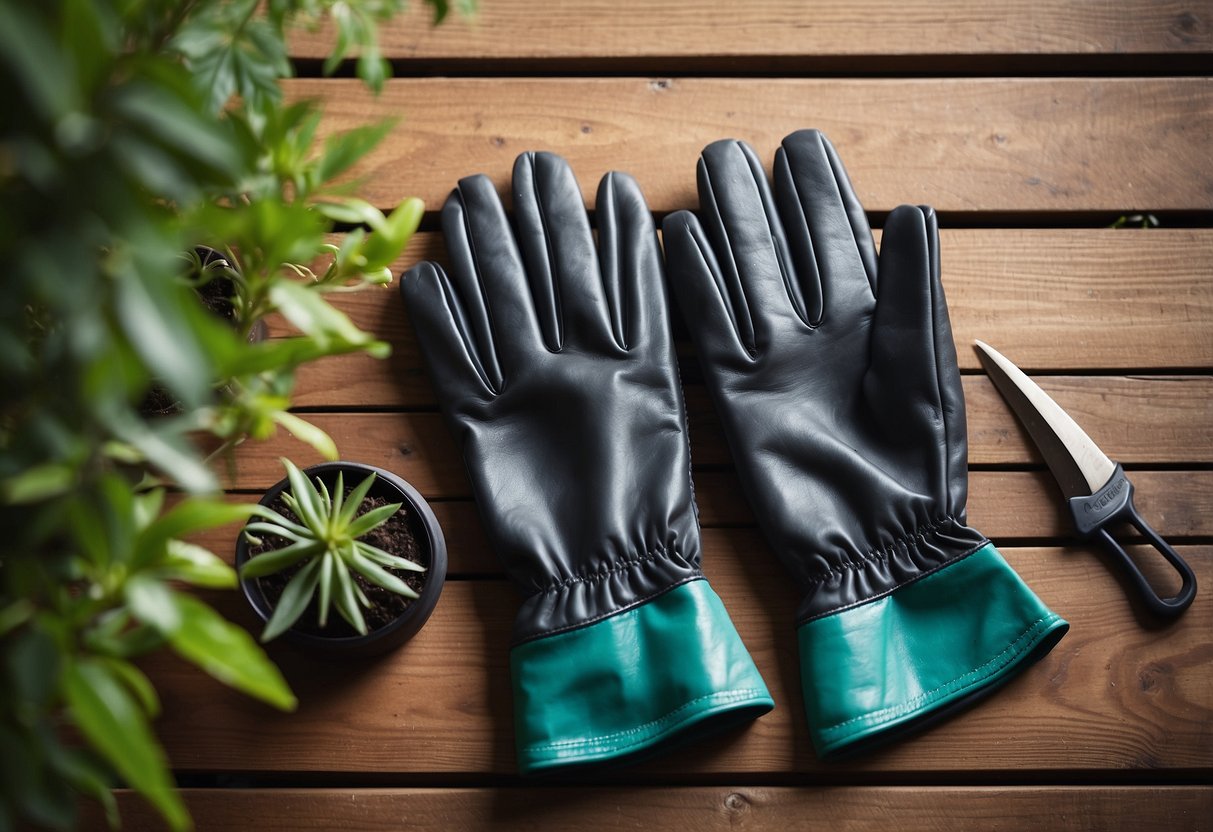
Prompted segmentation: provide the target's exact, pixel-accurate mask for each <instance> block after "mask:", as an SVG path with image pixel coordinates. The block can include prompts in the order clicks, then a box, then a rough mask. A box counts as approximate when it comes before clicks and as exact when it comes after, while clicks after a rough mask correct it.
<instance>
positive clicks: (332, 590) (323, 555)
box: [240, 459, 425, 641]
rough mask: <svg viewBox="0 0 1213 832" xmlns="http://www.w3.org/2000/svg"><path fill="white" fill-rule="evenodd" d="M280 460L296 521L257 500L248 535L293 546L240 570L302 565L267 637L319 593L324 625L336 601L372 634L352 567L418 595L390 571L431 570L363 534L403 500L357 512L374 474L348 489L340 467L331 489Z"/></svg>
mask: <svg viewBox="0 0 1213 832" xmlns="http://www.w3.org/2000/svg"><path fill="white" fill-rule="evenodd" d="M282 464H283V465H284V466H285V467H286V471H287V479H288V481H289V483H290V488H289V489H288V490H286V491H283V492H282V495H281V500H282V502H283V503H285V504H286V507H287V508H288V509H290V511H291V512H292V513H293V514H294V515H295V517H297V518H298V522H296V521H295V520H291V519H288V518H287V517H284V516H283V515H282V514H280V513H279V512H277V511H274V510H273V509H271V508H268V507H266V506H258V507H257V509H256V515H257V517H259V518H260V519H259V520H256V521H254V522H251V523H249V524H248V525H247V526H245V527H244V535H245V537H246V538H247V539H248V541H249V542H250V543H251V544H253V545H257V546H259V545H264V541H263V540H262V538H261V537H260V535H272V536H274V537H278V538H281V539H283V540H285V541H287V545H286V546H284V547H282V548H280V549H272V550H270V551H266V552H262V553H261V554H259V555H257V556H255V557H252V558H250V559H249V560H248V561H247V562H246V563H245V564H244V566H243V567H242V568H241V570H240V574H241V576H242V577H244V578H261V577H264V576H266V575H272V574H274V573H276V572H281V571H282V570H284V569H288V568H290V567H298V571H297V572H296V573H295V574H294V576H293V577H291V579H290V581H289V582H288V583H287V585H286V587H285V588H284V589H283V591H282V596H281V597H280V598H279V599H278V603H277V605H276V606H275V607H274V613H273V615H271V616H270V619H269V621H268V622H267V623H266V627H265V632H264V633H262V634H261V640H262V641H269V640H270V639H273V638H275V637H277V636H279V635H281V634H282V633H283V632H284V631H286V630H288V629H289V628H290V627H291V626H292V625H293V624H294V623H295V622H296V621H298V620H299V617H300V616H301V615H303V612H304V610H306V609H307V607H308V604H310V603H311V601H312V598H313V597H315V596H316V593H317V592H319V599H318V604H317V606H318V607H319V618H320V622H319V623H320V626H321V627H324V626H325V625H326V624H327V623H328V616H329V612H330V610H331V609H333V608H336V610H337V612H338V614H340V615H341V617H342V618H344V619H345V620H346V621H347V622H349V624H350V626H351V627H353V628H354V629H355V630H357V631H358V632H359V633H360V634H362V635H366V632H367V626H366V621H365V619H364V618H363V615H362V610H363V609H369V608H370V607H371V601H370V600H369V599H368V598H367V597H366V594H365V593H364V592H363V591H362V589H361V587H359V586H358V582H357V581H356V580H355V578H354V574H355V573H356V574H358V575H361V576H362V577H364V578H366V580H368V581H370V582H371V583H373V584H376V585H378V586H381V587H383V588H384V589H386V590H388V591H390V592H394V593H396V594H398V595H403V596H404V597H406V598H416V597H417V593H416V592H414V591H413V590H412V589H411V588H410V587H409V586H408V584H406V583H405V582H404V581H402V580H401V579H400V578H399V577H397V576H396V575H393V574H392V573H391V572H389V571H387V570H388V569H401V570H407V571H410V572H424V571H425V567H424V566H421V565H420V564H417V563H414V562H413V561H411V560H408V559H407V558H402V557H399V556H397V555H393V554H391V553H390V552H385V551H384V550H383V549H380V548H378V547H377V546H372V545H371V544H370V543H367V542H366V541H365V540H360V539H359V538H362V537H363V536H364V535H366V534H367V533H368V532H370V531H372V530H374V529H376V528H378V527H380V526H382V525H383V524H384V523H386V522H387V521H388V520H389V519H391V517H392V516H393V515H394V514H396V512H397V511H399V510H400V507H401V505H403V504H402V503H391V504H389V505H385V506H379V507H377V508H371V509H369V510H367V511H366V512H364V513H363V514H361V515H359V514H358V510H359V508H360V507H361V506H362V503H363V500H365V499H366V496H367V494H368V493H369V492H370V490H371V486H372V485H374V483H375V475H374V474H373V473H372V474H371V475H369V476H368V477H367V478H366V479H364V480H363V481H362V482H360V483H358V485H356V486H354V487H353V488H352V489H350V492H349V494H348V495H347V494H346V493H345V478H344V475H343V474H342V473H340V472H338V474H337V482H336V484H335V487H334V489H333V491H332V493H330V492H329V490H328V487H327V486H326V485H325V484H324V481H323V480H321V479H320V478H319V477H317V478H310V477H308V476H307V475H305V474H304V473H303V472H302V471H300V470H299V468H298V467H296V466H295V465H294V464H293V463H292V462H291V461H290V460H286V459H284V460H282Z"/></svg>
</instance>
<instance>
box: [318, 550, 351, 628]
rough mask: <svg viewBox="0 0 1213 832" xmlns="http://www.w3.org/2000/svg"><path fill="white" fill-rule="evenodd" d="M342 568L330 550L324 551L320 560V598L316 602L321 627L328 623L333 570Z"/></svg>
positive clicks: (331, 597)
mask: <svg viewBox="0 0 1213 832" xmlns="http://www.w3.org/2000/svg"><path fill="white" fill-rule="evenodd" d="M344 568H345V567H344V566H343V565H342V564H341V563H340V562H339V561H338V559H337V558H336V557H335V556H334V555H333V554H332V553H331V552H325V553H324V557H323V558H322V559H321V562H320V581H319V586H320V600H319V604H318V607H319V609H320V626H321V627H324V626H326V625H327V624H328V618H329V606H330V604H331V603H332V600H333V572H334V571H336V570H337V569H344Z"/></svg>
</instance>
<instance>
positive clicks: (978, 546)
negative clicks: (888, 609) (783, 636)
mask: <svg viewBox="0 0 1213 832" xmlns="http://www.w3.org/2000/svg"><path fill="white" fill-rule="evenodd" d="M959 525H961V526H963V525H964V524H963V523H962V524H959ZM909 539H911V538H906V540H909ZM989 545H991V544H990V541H989V540H988V539H987V538H986V537H985V536H983V537H982V539H981V540H980V541H979V542H977V543H974V544H973V547H972V548H971V549H969V550H967V551H964V552H961V553H960V554H958V555H953V556H952V557H950V558H948V559H947V560H945V561H943V562H942V563H937V564H936V565H934V566H932V567H931V568H930V569H927V570H926V571H924V572H921V573H919V574H918V575H915V576H914V577H913V578H911V579H910V580H908V581H904V582H902V583H899V584H897V585H896V586H892V587H889V588H888V589H886V590H884V591H883V592H878V593H876V594H875V595H868V596H865V597H863V598H860V599H859V600H858V601H855V602H854V603H851V604H845V605H844V606H841V607H834V608H833V609H829V610H826V611H824V612H819V613H817V614H815V615H809V616H806V617H804V618H799V619H797V621H796V626H797V627H799V626H800V625H802V624H807V623H808V622H810V621H816V620H817V619H819V618H825V617H827V616H830V615H836V614H838V613H840V612H846V611H847V610H853V609H855V608H856V607H862V606H863V605H864V604H870V603H872V602H873V601H879V600H880V599H881V598H886V597H888V596H890V595H892V594H893V593H894V592H896V591H897V590H899V589H901V588H903V587H907V586H909V585H910V584H915V583H918V582H919V581H921V580H923V579H924V578H930V577H933V576H935V575H936V574H938V573H939V572H940V571H942V570H944V569H947V568H948V567H949V566H951V565H952V564H954V563H958V562H960V561H962V560H964V559H965V558H967V557H969V556H970V555H975V554H977V553H978V552H980V551H981V550H982V549H984V548H985V547H986V546H989ZM885 559H886V560H887V557H886V558H885ZM876 563H880V561H879V560H871V561H867V564H876ZM852 568H853V569H855V570H859V569H862V568H864V567H862V566H859V565H856V566H854V567H852ZM835 574H838V575H841V574H842V572H841V571H839V572H836V573H835ZM818 583H820V582H818Z"/></svg>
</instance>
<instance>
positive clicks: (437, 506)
mask: <svg viewBox="0 0 1213 832" xmlns="http://www.w3.org/2000/svg"><path fill="white" fill-rule="evenodd" d="M1132 479H1133V484H1134V486H1135V487H1136V489H1137V494H1136V497H1135V500H1136V502H1137V507H1138V509H1139V510H1140V511H1141V513H1142V515H1143V516H1145V517H1146V518H1147V519H1148V520H1149V521H1150V523H1151V525H1153V526H1154V528H1156V529H1157V530H1158V532H1159V534H1161V535H1163V536H1164V537H1169V538H1181V537H1182V538H1192V537H1213V471H1134V472H1133V473H1132ZM258 496H259V495H257V494H240V495H233V496H232V497H230V498H229V499H233V500H242V501H252V500H255V499H257V498H258ZM695 499H696V501H697V502H698V503H699V521H700V523H701V524H702V526H703V527H704V528H705V529H710V528H715V527H718V526H750V525H753V523H754V516H753V514H752V513H751V511H750V508H749V505H748V504H747V503H746V500H745V498H744V497H743V496H742V494H741V490H740V485H739V483H738V482H737V477H736V476H735V475H734V474H733V472H731V471H702V470H701V471H697V472H695ZM431 507H432V508H433V509H434V514H435V515H436V516H437V518H438V522H439V524H440V525H441V526H442V532H443V535H444V536H445V537H446V542H447V550H448V554H449V556H450V560H449V565H448V568H449V570H450V574H451V575H460V576H466V575H499V574H501V567H500V565H499V564H498V562H497V559H496V557H495V555H494V554H493V552H492V551H491V550H490V548H489V545H488V542H487V540H486V538H485V536H484V530H483V529H482V528H481V525H480V518H479V516H478V515H477V513H476V506H475V505H474V504H473V503H472V502H471V501H470V500H467V499H458V500H444V501H441V502H434V503H431ZM969 522H970V523H971V524H972V525H973V527H974V528H977V529H980V530H981V531H982V532H983V533H984V534H986V535H987V536H989V537H990V538H991V539H992V540H994V541H995V542H998V543H1002V542H1004V541H1005V540H1007V539H1015V538H1032V539H1034V540H1045V539H1055V538H1060V539H1061V541H1059V542H1065V541H1068V540H1071V539H1072V529H1071V526H1070V518H1069V515H1068V514H1067V513H1066V511H1065V510H1064V509H1063V507H1062V504H1061V500H1060V497H1059V496H1058V492H1057V491H1056V487H1055V486H1054V484H1053V482H1052V480H1051V478H1050V477H1049V475H1048V474H1046V473H1044V472H1042V471H974V472H973V473H972V474H970V475H969ZM239 528H240V527H239V524H232V525H230V526H225V527H222V528H218V529H213V530H211V531H209V532H207V533H206V534H202V535H197V536H196V537H195V538H193V539H194V540H195V541H196V542H198V543H200V544H202V545H204V546H206V547H207V548H209V549H211V550H212V551H214V552H220V553H222V554H224V555H225V556H226V557H228V558H229V559H230V558H231V552H232V551H233V549H234V547H235V545H236V535H237V533H238V532H239Z"/></svg>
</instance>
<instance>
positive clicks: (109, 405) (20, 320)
mask: <svg viewBox="0 0 1213 832" xmlns="http://www.w3.org/2000/svg"><path fill="white" fill-rule="evenodd" d="M428 5H429V6H431V7H432V9H433V12H434V17H435V19H436V21H437V20H441V19H442V17H443V16H444V15H445V14H446V12H447V2H445V0H429V2H428ZM402 6H403V0H40V2H36V3H32V2H28V1H27V0H0V88H3V89H4V90H5V96H6V100H5V106H4V112H3V116H2V117H0V118H2V120H0V251H2V252H3V253H4V258H5V261H6V262H5V267H4V272H3V278H2V280H3V284H2V285H3V289H4V293H3V302H2V303H0V378H3V380H4V382H3V384H2V385H0V532H2V534H3V541H4V542H3V544H2V546H0V831H2V830H7V829H11V828H14V827H15V826H17V825H19V824H24V823H32V824H34V825H37V826H41V827H48V828H52V829H67V828H70V827H72V826H73V825H74V824H75V823H76V796H77V795H78V794H81V793H82V794H85V795H89V796H91V797H93V798H95V799H96V800H98V801H100V802H101V804H102V805H103V807H104V810H105V812H106V814H107V816H108V817H109V820H110V822H111V823H112V824H116V823H117V821H118V818H117V812H116V807H115V804H114V799H113V797H112V795H111V793H110V789H111V787H112V786H113V785H114V784H115V783H116V782H125V783H126V784H127V785H129V786H131V787H133V788H135V789H137V790H138V791H140V792H141V793H142V794H143V795H144V796H145V797H146V798H147V799H148V800H150V801H151V802H152V803H153V804H154V805H155V806H156V808H157V809H158V810H159V811H160V813H161V814H162V815H163V817H164V818H165V820H166V821H167V822H168V824H169V826H170V827H171V828H173V829H186V828H188V827H189V826H190V819H189V816H188V814H187V812H186V810H185V807H184V804H183V803H182V801H181V799H180V797H179V796H178V794H177V792H176V789H175V786H174V783H173V778H172V775H171V773H170V771H169V769H168V767H167V764H166V760H165V755H164V752H163V751H162V750H161V748H160V747H159V744H158V743H157V741H156V739H155V737H154V734H153V732H152V729H151V727H150V721H151V719H153V718H154V717H155V716H156V714H157V711H158V708H159V701H158V697H157V693H156V690H155V688H154V686H153V684H152V682H151V681H150V680H149V679H148V677H147V676H146V675H144V673H143V672H142V671H141V670H140V668H139V665H138V663H137V660H138V659H139V657H141V656H143V655H145V654H147V653H148V652H150V651H154V650H158V649H162V648H168V649H170V650H172V651H173V652H175V653H177V654H178V655H180V656H181V657H183V658H184V659H185V660H186V661H189V662H191V663H193V664H195V665H197V666H198V667H199V668H201V669H202V670H203V671H205V672H207V673H209V674H210V675H212V676H214V677H215V678H217V679H219V680H220V681H222V682H224V683H226V684H228V685H231V686H232V687H235V688H237V689H239V690H241V691H244V692H246V693H248V694H250V695H252V696H255V697H258V698H259V699H262V700H264V701H266V702H267V703H269V704H271V705H273V706H275V707H278V708H282V709H286V710H289V709H291V708H293V707H294V705H295V699H294V696H293V695H292V694H291V692H290V690H289V688H288V686H287V685H286V682H285V681H284V680H283V678H282V677H281V675H280V674H279V673H278V671H277V669H276V668H275V667H274V665H273V664H272V663H271V662H270V661H269V660H268V659H267V658H266V656H265V654H264V653H263V652H262V651H261V649H260V647H258V646H257V644H256V643H255V642H254V641H253V639H252V638H251V637H250V636H249V635H248V634H247V633H246V632H245V631H244V630H243V629H241V628H239V627H236V626H235V625H233V624H231V623H229V622H227V621H226V620H224V619H223V618H222V617H221V616H220V615H219V614H218V613H216V612H215V611H214V610H213V609H211V608H210V607H209V606H207V605H206V604H205V603H203V602H202V601H200V600H198V598H197V597H195V596H194V595H192V594H190V592H189V591H188V589H187V588H188V587H189V586H196V587H205V588H228V587H233V586H235V584H236V575H235V573H234V572H233V570H232V569H231V567H229V566H228V565H227V563H226V562H225V561H224V560H223V559H221V558H219V557H217V556H216V555H215V554H214V553H212V552H209V551H207V550H206V549H204V548H202V547H200V546H198V545H195V544H192V543H189V542H186V540H185V538H186V537H188V536H189V535H191V534H194V533H197V532H199V531H202V530H205V529H208V528H213V527H216V526H219V525H224V524H228V523H234V522H237V521H240V520H243V519H246V518H247V517H248V515H249V509H248V508H247V507H245V506H243V505H233V504H229V503H227V502H225V501H224V500H223V498H222V495H221V494H219V493H218V491H219V483H218V481H217V478H216V475H215V473H214V468H215V466H214V464H213V461H212V460H209V459H207V458H206V456H205V455H204V454H203V452H202V451H200V450H199V447H198V445H199V443H198V441H197V440H198V437H199V436H205V435H206V434H208V433H209V434H211V435H213V436H214V437H216V439H215V440H211V443H210V444H211V446H212V447H213V446H214V445H218V446H219V448H220V450H226V449H228V448H230V447H232V446H233V445H235V444H237V443H239V442H240V441H242V440H244V439H245V438H247V437H254V438H264V437H266V436H269V435H271V434H272V433H273V432H274V431H275V430H276V428H277V427H284V428H286V429H287V430H289V431H290V432H292V433H293V434H295V435H296V436H298V437H299V438H301V439H303V440H304V441H307V442H309V443H310V444H312V445H313V446H315V447H316V448H318V449H319V450H320V451H321V452H322V453H324V454H325V455H326V456H329V457H333V456H335V455H336V449H335V447H334V446H333V443H332V440H331V439H330V438H329V437H328V436H326V435H325V434H324V433H323V432H322V431H320V430H319V429H317V428H316V427H315V426H313V425H311V424H309V423H308V422H306V421H304V420H303V419H301V418H300V417H299V416H297V415H295V414H293V413H290V412H289V411H288V407H289V405H290V396H291V392H292V389H293V385H294V378H295V371H296V370H297V368H298V367H299V366H300V365H302V364H304V363H306V362H309V361H312V360H315V359H317V358H320V357H322V356H326V355H335V354H339V353H345V352H352V351H365V352H369V353H371V354H373V355H384V354H386V352H387V346H386V345H385V344H383V343H382V342H380V341H378V340H376V339H375V338H374V337H373V336H372V335H370V334H369V333H366V332H363V331H361V330H359V329H358V328H357V327H356V326H355V325H354V324H353V323H352V322H351V321H350V319H349V318H348V317H346V316H345V315H344V314H343V313H342V312H340V311H339V310H337V309H336V308H334V307H333V306H331V305H330V304H329V303H328V301H327V300H326V295H327V294H328V293H331V292H337V291H350V290H353V289H357V288H367V287H369V288H372V289H373V288H381V287H383V286H384V285H386V284H387V283H389V282H390V280H391V274H390V272H389V271H388V269H389V265H390V264H391V262H392V261H393V260H394V259H395V258H396V257H397V256H398V255H399V253H400V251H401V250H402V249H403V247H404V245H405V244H406V243H407V241H408V239H409V237H410V236H411V235H412V233H413V231H414V230H415V229H416V227H417V224H418V222H419V221H420V217H421V210H422V206H421V204H420V202H419V201H417V200H406V201H404V202H403V203H401V205H400V206H399V207H397V208H396V209H395V210H394V211H392V212H391V213H390V214H388V215H386V216H385V215H384V214H383V213H381V212H380V211H379V210H377V209H376V208H374V207H373V206H370V205H368V204H367V203H365V202H362V201H361V200H358V199H357V198H356V197H354V196H353V195H352V194H353V189H352V185H351V184H350V182H349V179H348V177H349V171H350V169H351V168H352V167H353V166H354V165H355V164H356V163H357V161H358V160H359V159H361V158H362V157H363V156H365V154H366V153H367V152H368V151H369V150H370V149H371V148H372V147H374V145H375V144H376V142H378V141H379V140H380V139H382V138H383V137H384V136H385V135H386V134H387V132H388V131H389V130H390V129H391V125H371V126H367V127H364V128H359V129H355V130H352V131H350V132H347V133H343V134H338V135H330V136H328V137H326V138H325V139H324V140H323V141H318V140H317V138H316V136H317V133H318V125H319V121H320V114H319V110H318V106H317V105H316V104H315V103H314V102H290V103H286V102H284V100H283V96H282V91H281V86H280V83H279V82H280V80H281V79H282V78H284V77H287V76H289V75H290V74H291V71H292V67H291V63H290V61H289V60H288V57H287V46H286V44H287V38H288V33H289V31H290V30H291V28H292V27H295V26H299V25H306V26H315V25H318V24H319V23H320V22H321V21H323V20H324V19H326V18H328V19H330V20H331V21H332V26H333V31H334V32H335V45H334V51H333V55H332V57H331V58H330V60H329V61H328V62H326V64H325V68H326V70H327V71H329V72H331V71H333V70H334V69H336V68H337V67H338V66H340V65H341V62H342V61H343V59H345V57H346V56H347V55H349V54H354V53H357V54H358V55H359V57H358V58H357V63H356V71H357V73H358V75H359V76H360V77H361V78H362V79H363V80H364V81H366V82H367V83H368V84H369V85H370V86H371V87H373V88H375V89H378V88H379V87H380V86H381V85H382V84H383V82H384V79H385V78H386V77H387V75H388V71H389V67H388V65H387V64H386V62H385V61H384V60H383V59H382V58H381V57H380V55H379V51H378V47H377V40H376V32H377V26H378V25H379V23H381V22H382V21H385V20H387V19H388V18H390V17H391V16H392V15H394V14H396V13H397V12H398V11H400V10H401V8H402ZM335 223H343V224H345V223H348V224H352V225H353V226H354V229H353V230H352V231H351V232H350V233H347V234H345V235H344V236H343V238H342V243H341V245H340V246H333V245H330V244H329V243H328V242H327V240H328V239H329V238H328V237H327V236H326V235H327V234H329V232H331V231H332V230H333V229H334V227H335ZM196 246H208V247H210V248H213V249H215V250H217V251H218V252H220V253H221V255H222V256H220V257H216V258H210V259H209V260H208V262H206V263H203V262H202V261H201V260H200V259H199V258H198V257H197V255H193V256H191V254H190V252H193V251H195V247H196ZM219 275H222V276H223V277H225V278H227V280H228V281H229V282H228V283H225V284H223V285H225V286H230V287H231V292H230V294H231V296H230V298H228V299H227V300H228V301H229V302H230V304H229V305H230V307H231V309H232V310H233V314H232V316H231V320H223V319H221V318H220V317H219V316H217V315H216V314H215V313H213V312H210V311H207V310H206V309H205V308H204V307H203V305H202V304H201V303H200V298H199V294H198V290H199V289H200V287H201V286H202V285H203V284H205V283H208V282H209V281H211V280H213V279H215V278H216V277H217V276H219ZM274 312H277V313H280V314H281V315H282V316H283V317H284V318H285V319H286V320H287V321H288V322H289V323H290V324H292V325H293V326H294V328H295V329H296V330H297V332H296V333H295V334H293V335H291V336H289V337H282V338H274V339H272V340H263V341H259V342H250V340H249V339H248V337H247V336H248V335H249V334H250V333H252V332H253V331H254V330H255V329H257V327H258V323H259V322H260V321H261V320H262V319H263V318H264V317H265V316H266V315H268V314H270V313H274ZM157 387H159V388H163V389H164V390H165V391H167V393H168V394H169V395H170V397H171V398H172V399H173V400H175V402H176V404H175V405H173V406H172V407H171V408H170V410H171V412H170V413H168V414H167V415H156V416H152V415H149V414H148V413H147V412H146V408H141V403H143V402H145V401H146V399H147V397H148V395H149V392H150V391H152V390H154V389H156V388H157ZM168 490H179V491H181V492H184V494H183V495H181V496H179V497H177V498H173V499H166V491H168ZM81 740H82V741H81ZM115 778H117V779H115Z"/></svg>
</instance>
